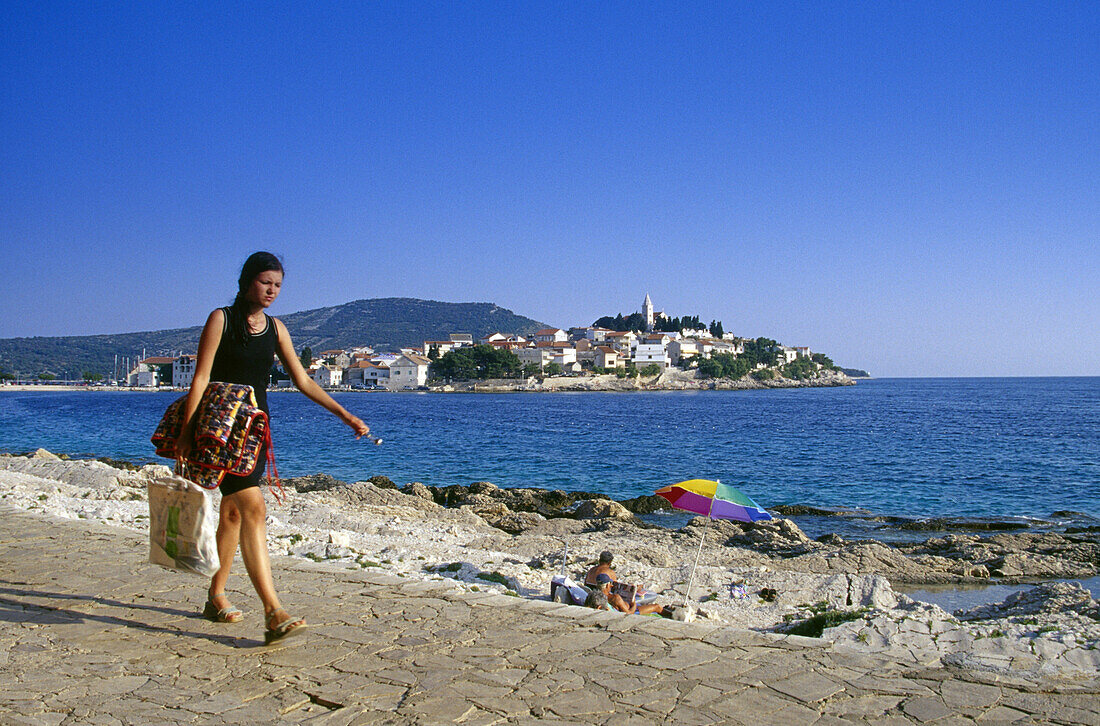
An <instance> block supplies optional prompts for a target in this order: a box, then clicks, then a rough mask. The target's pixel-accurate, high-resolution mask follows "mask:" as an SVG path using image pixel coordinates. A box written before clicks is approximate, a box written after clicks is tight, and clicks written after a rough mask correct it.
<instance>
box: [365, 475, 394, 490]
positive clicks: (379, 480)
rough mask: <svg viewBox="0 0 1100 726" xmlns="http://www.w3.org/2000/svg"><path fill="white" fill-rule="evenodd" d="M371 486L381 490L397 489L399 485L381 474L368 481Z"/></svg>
mask: <svg viewBox="0 0 1100 726" xmlns="http://www.w3.org/2000/svg"><path fill="white" fill-rule="evenodd" d="M367 481H369V482H370V483H371V484H373V485H375V486H376V487H378V488H379V489H396V488H397V485H396V484H394V483H393V479H390V478H389V477H388V476H383V475H381V474H375V475H374V476H372V477H371V478H370V479H367Z"/></svg>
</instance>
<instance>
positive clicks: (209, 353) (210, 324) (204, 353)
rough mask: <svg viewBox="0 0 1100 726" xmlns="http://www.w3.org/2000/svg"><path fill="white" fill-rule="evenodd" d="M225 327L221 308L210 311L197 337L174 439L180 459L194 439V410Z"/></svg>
mask: <svg viewBox="0 0 1100 726" xmlns="http://www.w3.org/2000/svg"><path fill="white" fill-rule="evenodd" d="M224 328H225V313H224V312H223V311H222V309H221V308H218V309H217V310H215V311H214V312H212V313H210V317H208V318H207V319H206V325H205V326H204V327H203V329H202V336H201V337H200V338H199V352H198V355H197V356H196V358H195V377H194V378H192V379H191V389H190V390H189V391H188V392H187V403H186V404H185V405H184V409H183V427H182V428H181V429H180V437H179V438H178V439H176V453H177V454H179V456H180V458H181V459H185V458H187V454H188V453H190V451H191V446H192V445H193V444H194V439H195V411H198V410H199V404H200V403H202V394H203V393H205V392H206V385H207V384H208V383H210V371H211V369H212V368H213V367H214V355H215V354H216V353H217V352H218V346H219V345H221V342H222V330H223V329H224Z"/></svg>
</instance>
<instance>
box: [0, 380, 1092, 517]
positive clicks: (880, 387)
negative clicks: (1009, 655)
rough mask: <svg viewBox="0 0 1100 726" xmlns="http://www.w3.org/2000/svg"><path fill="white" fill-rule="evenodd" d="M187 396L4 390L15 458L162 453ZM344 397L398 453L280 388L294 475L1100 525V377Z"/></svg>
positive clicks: (277, 419)
mask: <svg viewBox="0 0 1100 726" xmlns="http://www.w3.org/2000/svg"><path fill="white" fill-rule="evenodd" d="M179 395H180V394H178V393H132V392H110V391H94V392H86V393H83V392H81V393H64V392H27V393H24V392H11V391H7V392H4V391H0V451H9V452H22V451H27V450H30V449H34V448H37V447H45V448H46V449H49V450H50V451H55V452H66V453H70V454H74V455H89V456H110V457H115V458H121V459H129V460H133V461H151V460H153V459H154V456H153V454H152V447H151V445H150V444H149V440H148V437H149V435H150V434H151V433H152V430H153V428H154V427H155V425H156V423H157V421H158V420H159V418H160V415H161V413H162V412H163V411H164V408H165V407H166V406H167V405H168V404H169V403H170V402H171V401H172V400H173V399H175V398H176V397H178V396H179ZM336 398H337V399H338V400H340V402H341V403H342V404H343V405H344V406H345V407H347V408H348V409H349V410H351V411H352V412H354V413H356V414H357V415H359V416H360V417H362V418H363V420H365V421H366V422H367V423H368V424H369V425H370V426H371V427H372V429H373V431H374V432H375V433H376V434H377V435H379V436H381V437H382V438H383V439H384V440H385V443H384V444H383V445H382V446H373V445H371V444H369V443H367V442H366V441H365V440H364V441H362V442H357V441H355V440H354V439H353V438H352V437H351V436H350V434H349V432H348V430H347V429H346V428H345V427H344V426H343V425H342V424H340V423H339V421H337V420H336V419H335V418H334V417H333V416H331V415H330V414H328V413H327V412H326V411H324V410H323V409H321V408H320V407H318V406H316V405H314V404H312V403H311V402H310V401H308V400H307V399H306V398H305V397H304V396H302V395H301V394H298V393H289V392H286V393H272V394H271V395H270V396H269V399H270V402H271V409H272V416H273V420H274V440H275V451H276V457H277V461H278V464H279V471H280V473H281V474H282V475H283V476H298V475H302V474H310V473H315V472H326V473H329V474H332V475H334V476H336V477H338V478H341V479H345V480H348V481H355V480H359V479H366V478H368V477H370V476H372V475H375V474H384V475H386V476H388V477H390V478H391V479H393V480H394V481H395V482H397V483H398V484H404V483H406V482H410V481H421V482H424V483H425V484H433V485H449V484H469V483H470V482H475V481H483V480H484V481H491V482H493V483H495V484H497V485H499V486H505V487H522V486H535V487H543V488H557V489H566V490H583V491H591V492H601V493H604V494H607V495H609V496H611V497H613V498H616V499H622V498H627V497H633V496H637V495H640V494H649V493H652V492H653V491H654V490H655V489H656V488H658V487H661V486H664V485H666V484H669V483H673V482H676V481H680V480H682V479H688V478H694V477H700V478H710V479H715V478H717V479H721V480H722V481H723V482H725V483H729V484H734V485H735V486H739V487H740V488H741V489H743V490H744V491H745V492H746V493H747V494H749V495H750V496H751V497H753V498H754V499H755V500H756V501H757V502H759V503H760V504H761V505H763V506H765V507H768V506H773V505H778V504H795V503H797V504H806V505H811V506H814V507H823V508H850V509H855V510H861V511H863V512H866V513H871V514H873V515H886V516H899V517H910V518H928V517H972V518H1006V517H1019V516H1023V517H1035V518H1039V519H1051V516H1052V514H1053V513H1055V512H1061V511H1072V512H1078V513H1081V514H1082V515H1086V516H1083V517H1068V520H1074V521H1078V522H1080V521H1084V522H1086V523H1087V522H1088V521H1090V518H1094V517H1100V463H1098V456H1100V445H1098V443H1100V378H1019V379H1006V378H991V379H969V378H968V379H879V380H868V381H860V382H859V384H858V385H856V386H851V387H844V388H817V389H791V390H765V391H703V392H660V393H615V394H612V393H609V394H601V393H576V394H568V393H565V394H562V393H558V394H501V395H494V394H473V395H459V394H455V395H442V394H412V393H410V394H386V393H347V394H337V395H336ZM1054 519H1056V520H1057V519H1061V520H1067V515H1059V517H1055V518H1054ZM873 522H875V523H873V524H872V525H868V526H875V527H879V526H882V525H881V523H877V522H878V520H873ZM922 536H927V533H922Z"/></svg>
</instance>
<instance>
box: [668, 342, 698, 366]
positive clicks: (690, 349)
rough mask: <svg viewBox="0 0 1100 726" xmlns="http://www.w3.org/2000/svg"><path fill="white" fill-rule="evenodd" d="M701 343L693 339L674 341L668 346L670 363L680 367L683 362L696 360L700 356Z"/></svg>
mask: <svg viewBox="0 0 1100 726" xmlns="http://www.w3.org/2000/svg"><path fill="white" fill-rule="evenodd" d="M700 352H701V351H700V350H699V341H697V340H694V339H692V338H685V339H684V340H673V341H670V342H669V344H668V361H669V363H671V364H672V365H679V363H680V361H681V360H686V359H689V358H696V357H698V356H699V355H700Z"/></svg>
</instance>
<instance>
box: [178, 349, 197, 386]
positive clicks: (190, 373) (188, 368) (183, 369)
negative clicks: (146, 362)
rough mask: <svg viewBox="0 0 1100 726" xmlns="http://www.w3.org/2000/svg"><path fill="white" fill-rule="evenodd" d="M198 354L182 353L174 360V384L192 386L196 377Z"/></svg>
mask: <svg viewBox="0 0 1100 726" xmlns="http://www.w3.org/2000/svg"><path fill="white" fill-rule="evenodd" d="M197 360H198V356H197V355H181V356H180V357H179V358H176V359H175V360H173V361H172V385H173V386H175V387H176V388H190V387H191V381H193V380H194V379H195V361H197Z"/></svg>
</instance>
